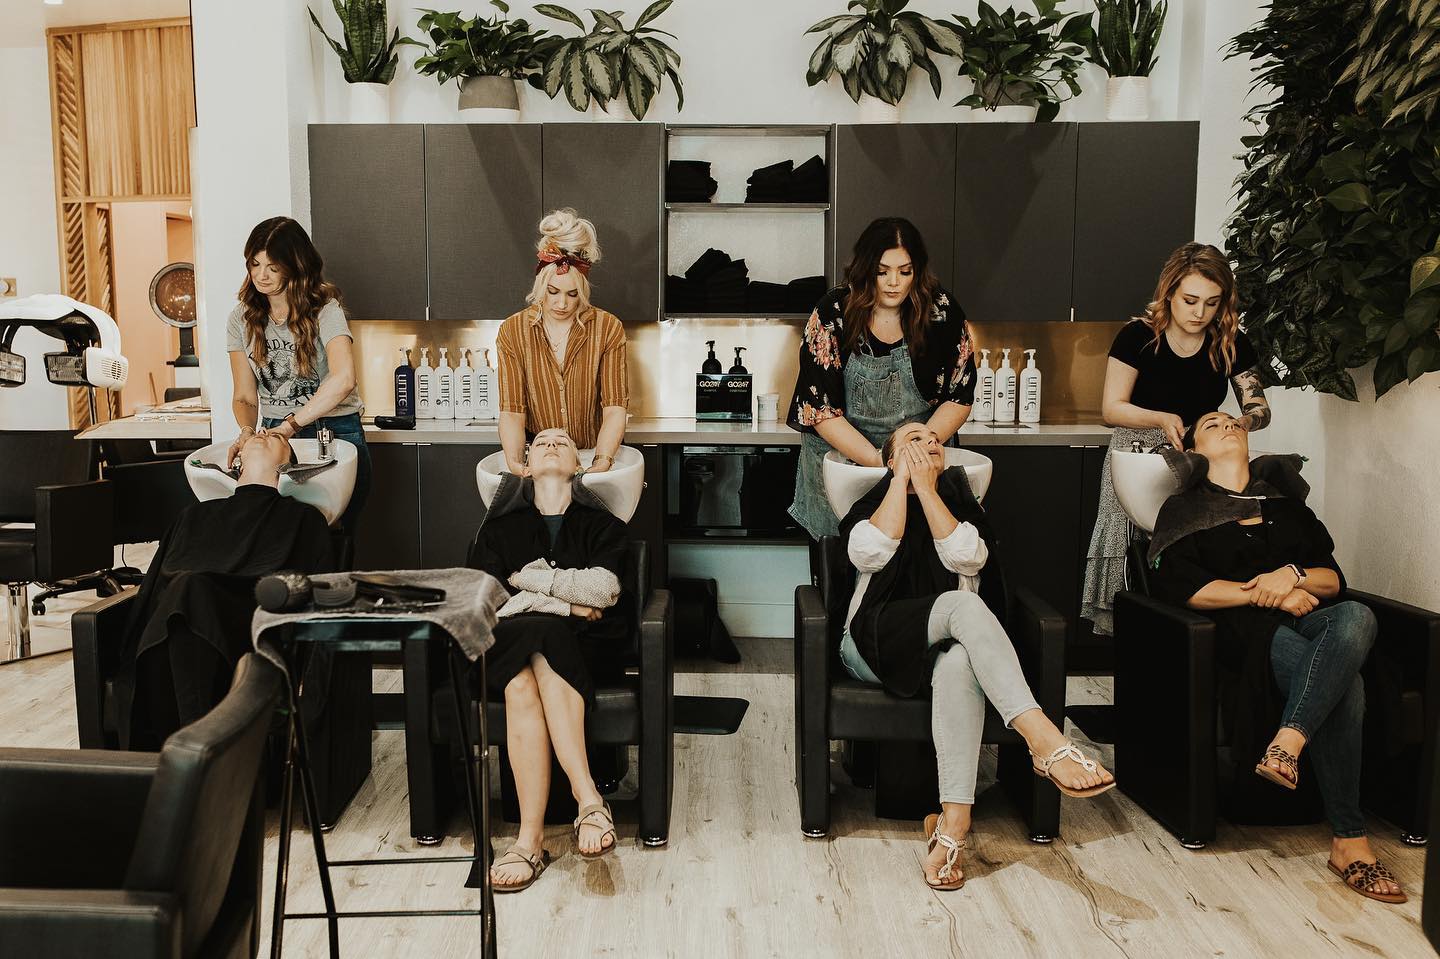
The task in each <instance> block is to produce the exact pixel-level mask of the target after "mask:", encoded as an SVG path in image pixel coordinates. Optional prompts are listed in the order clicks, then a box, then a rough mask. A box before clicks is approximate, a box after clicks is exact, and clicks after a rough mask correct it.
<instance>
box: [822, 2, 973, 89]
mask: <svg viewBox="0 0 1440 959" xmlns="http://www.w3.org/2000/svg"><path fill="white" fill-rule="evenodd" d="M909 2H910V0H850V2H849V3H848V4H847V5H846V7H845V9H846V10H856V9H858V11H859V12H858V13H843V14H839V15H838V16H833V17H826V18H825V19H824V20H821V21H820V22H819V23H817V24H815V25H814V26H812V27H811V28H810V29H809V30H806V31H805V32H806V33H807V34H811V33H823V34H824V35H825V36H824V37H823V38H822V39H821V40H820V43H819V45H818V46H816V47H815V50H814V52H812V53H811V54H810V62H809V63H808V64H807V66H806V68H805V82H806V84H808V85H809V86H812V87H813V86H815V84H817V83H822V82H824V81H826V80H828V79H830V78H831V77H839V78H840V83H841V85H842V86H843V87H844V88H845V92H846V93H847V94H849V96H850V99H851V100H854V101H855V102H856V103H859V102H860V97H861V96H867V97H871V98H873V99H875V100H879V101H881V102H882V103H888V104H891V105H897V104H899V102H900V100H901V98H902V97H904V96H905V89H906V87H907V86H908V85H909V82H910V71H911V70H913V69H915V68H916V67H919V68H920V69H921V70H924V71H925V73H926V75H927V76H929V78H930V89H931V90H933V91H934V92H935V96H936V97H939V96H940V69H939V67H937V66H936V65H935V61H934V59H933V58H932V56H931V54H941V55H948V56H956V57H958V56H959V55H960V43H959V41H958V40H957V39H956V37H955V32H954V31H953V30H952V29H950V28H949V26H948V25H946V24H943V23H939V22H937V21H935V20H932V19H930V18H929V17H927V16H923V15H921V14H919V13H916V12H914V11H913V10H906V9H905V7H906V6H907V5H908V4H909Z"/></svg>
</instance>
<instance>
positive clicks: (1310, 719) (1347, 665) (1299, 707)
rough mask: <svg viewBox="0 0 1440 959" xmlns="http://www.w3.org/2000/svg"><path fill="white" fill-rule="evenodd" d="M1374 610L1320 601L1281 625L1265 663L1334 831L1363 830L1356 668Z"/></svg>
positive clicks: (1360, 695)
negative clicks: (1307, 759) (1311, 609)
mask: <svg viewBox="0 0 1440 959" xmlns="http://www.w3.org/2000/svg"><path fill="white" fill-rule="evenodd" d="M1375 632H1376V623H1375V614H1374V613H1372V612H1370V609H1369V607H1367V606H1365V605H1363V604H1361V603H1357V602H1355V601H1354V600H1346V601H1345V602H1342V603H1336V604H1334V605H1333V606H1325V607H1323V608H1321V609H1317V610H1315V611H1314V612H1312V613H1309V614H1307V615H1305V616H1302V617H1300V618H1299V619H1297V620H1296V621H1295V623H1294V624H1293V625H1290V626H1281V627H1280V628H1279V629H1277V630H1275V636H1274V637H1273V638H1272V639H1271V640H1270V667H1271V670H1272V671H1273V672H1274V674H1275V681H1276V682H1277V683H1278V684H1279V686H1280V688H1281V690H1283V691H1285V693H1286V696H1287V698H1286V702H1285V711H1284V713H1283V714H1282V718H1281V721H1280V725H1281V726H1282V727H1288V728H1290V729H1294V730H1296V731H1297V732H1299V733H1300V734H1301V735H1303V736H1304V737H1305V752H1306V754H1307V755H1308V756H1309V757H1310V762H1311V765H1312V766H1313V767H1314V769H1315V781H1316V784H1317V785H1318V786H1319V787H1320V797H1321V799H1322V800H1324V803H1325V816H1326V818H1327V819H1329V820H1330V828H1331V830H1332V831H1333V832H1334V834H1335V836H1336V838H1339V839H1353V838H1356V837H1359V836H1363V835H1365V816H1364V814H1363V813H1362V812H1361V811H1360V734H1361V729H1362V727H1363V725H1364V722H1365V683H1364V680H1362V679H1361V678H1360V667H1361V666H1363V665H1364V664H1365V657H1366V656H1368V655H1369V654H1370V647H1371V646H1373V645H1374V643H1375Z"/></svg>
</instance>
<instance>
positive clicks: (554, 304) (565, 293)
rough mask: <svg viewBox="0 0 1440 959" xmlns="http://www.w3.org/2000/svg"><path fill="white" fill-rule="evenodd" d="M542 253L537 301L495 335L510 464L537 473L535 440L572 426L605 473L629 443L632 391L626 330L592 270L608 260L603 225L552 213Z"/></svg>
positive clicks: (543, 226)
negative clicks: (600, 300) (529, 441)
mask: <svg viewBox="0 0 1440 959" xmlns="http://www.w3.org/2000/svg"><path fill="white" fill-rule="evenodd" d="M535 256H536V264H535V286H534V288H532V289H531V291H530V295H529V296H528V297H526V301H527V302H528V303H529V304H530V305H529V306H527V307H526V308H525V309H523V310H521V311H520V312H519V313H516V314H514V315H513V316H511V317H509V318H508V319H506V320H505V322H504V323H503V324H502V325H501V327H500V334H499V336H498V338H497V339H496V341H495V346H496V351H497V353H498V354H499V358H500V445H501V447H502V448H503V449H504V451H505V464H506V469H508V470H509V471H510V472H511V473H514V474H515V475H517V476H525V475H528V472H529V471H528V469H527V467H526V466H525V443H526V438H527V437H528V436H534V435H535V434H536V433H539V432H540V431H541V430H549V429H563V430H565V431H566V432H568V433H569V434H570V436H571V437H572V438H573V439H574V440H575V445H576V446H578V447H580V448H581V449H589V448H594V450H595V458H594V461H593V462H592V465H591V466H590V467H589V469H588V472H591V473H603V472H605V471H606V470H608V469H610V467H611V466H612V465H614V462H615V453H616V451H617V450H619V448H620V443H621V441H622V440H624V439H625V410H626V407H627V406H628V405H629V402H630V394H629V388H628V386H627V383H626V373H625V328H624V327H623V326H622V325H621V323H620V320H619V319H618V318H617V317H616V316H615V315H614V314H613V313H607V312H605V311H604V310H601V309H598V308H596V307H595V306H593V305H592V304H591V303H590V279H589V275H590V268H591V267H592V266H593V265H595V264H596V263H598V262H599V260H600V245H599V243H597V242H596V239H595V226H594V224H592V223H591V222H590V221H589V220H586V219H583V218H581V217H580V216H579V215H578V214H576V212H575V211H574V210H570V209H563V210H556V211H554V212H553V213H550V214H549V215H548V216H546V217H545V219H543V220H541V221H540V242H539V243H537V244H536V254H535Z"/></svg>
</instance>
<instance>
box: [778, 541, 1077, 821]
mask: <svg viewBox="0 0 1440 959" xmlns="http://www.w3.org/2000/svg"><path fill="white" fill-rule="evenodd" d="M820 551H821V565H820V585H819V586H818V587H817V586H812V585H809V584H806V585H803V586H800V587H798V588H797V589H796V590H795V765H796V770H795V783H796V787H797V790H798V792H799V798H800V829H801V831H802V832H804V834H805V835H806V836H810V837H812V838H819V837H821V836H824V835H826V833H828V832H829V830H830V743H831V741H832V740H837V739H839V740H846V741H847V744H849V743H873V742H877V741H879V742H884V743H885V744H886V745H887V746H890V745H892V744H895V743H921V744H927V747H928V744H930V743H931V742H932V740H931V736H930V700H929V698H928V697H925V696H920V697H916V698H914V699H902V698H900V697H898V696H893V695H891V694H890V693H888V692H886V691H885V690H884V689H882V688H881V687H879V686H873V685H869V684H867V683H861V682H858V681H856V680H854V679H852V678H851V677H850V674H849V673H848V672H847V671H846V670H845V667H844V666H843V665H842V664H841V662H840V636H841V632H842V630H843V628H844V624H845V613H846V611H847V610H848V609H849V605H850V597H851V595H852V593H853V592H854V586H855V570H854V568H853V567H852V566H851V565H850V562H849V560H848V559H847V558H846V555H845V547H844V543H843V542H842V541H841V539H840V538H839V537H838V536H827V537H825V538H823V539H822V540H821V541H820ZM1008 606H1009V609H1008V611H1007V615H1005V616H1003V617H1002V621H1003V622H1004V623H1005V628H1006V631H1007V632H1008V633H1009V635H1010V640H1011V642H1013V643H1014V644H1015V651H1016V653H1017V654H1018V655H1019V658H1020V665H1021V666H1022V667H1023V668H1024V670H1025V678H1026V679H1027V680H1028V681H1029V683H1030V688H1031V690H1032V691H1033V692H1034V693H1035V698H1036V701H1037V702H1038V703H1039V704H1040V708H1041V709H1043V710H1044V711H1045V714H1046V715H1048V716H1049V717H1050V718H1051V719H1052V720H1054V721H1055V724H1056V725H1057V726H1059V725H1062V724H1063V723H1064V721H1065V634H1066V624H1065V620H1064V618H1062V617H1061V616H1060V614H1059V613H1057V612H1055V610H1054V609H1052V608H1051V607H1050V606H1049V605H1048V604H1047V603H1046V602H1045V601H1044V600H1042V599H1040V598H1039V597H1038V596H1036V595H1035V594H1033V593H1031V592H1030V591H1029V590H1026V589H1019V590H1016V591H1015V594H1014V595H1013V596H1012V597H1011V598H1010V601H1009V603H1008ZM984 741H985V742H987V743H997V744H999V746H1000V765H999V780H1000V784H1001V786H1002V787H1004V788H1005V790H1006V792H1007V793H1008V794H1009V795H1010V797H1011V799H1012V800H1013V801H1014V802H1015V803H1016V804H1017V805H1018V806H1019V807H1020V809H1021V810H1022V812H1023V813H1024V815H1025V821H1026V825H1027V828H1028V830H1029V834H1030V838H1031V840H1033V841H1035V842H1049V841H1051V840H1052V839H1054V838H1055V836H1057V835H1058V834H1059V832H1060V793H1059V791H1058V790H1056V789H1055V788H1054V787H1053V786H1052V785H1050V784H1049V783H1047V782H1044V781H1043V780H1041V779H1040V777H1038V776H1036V775H1035V773H1034V772H1033V771H1032V766H1031V762H1030V758H1029V751H1028V750H1027V749H1026V747H1025V742H1024V740H1023V739H1021V738H1020V734H1019V733H1017V732H1015V731H1014V730H1013V729H1007V728H1005V726H1004V724H1002V723H1001V721H1000V717H999V715H997V714H996V712H995V710H994V709H993V708H992V707H990V706H989V705H988V704H987V705H986V708H985V737H984ZM925 752H926V753H928V755H927V756H924V757H921V759H920V762H921V763H922V764H928V765H926V766H925V769H924V770H923V773H924V775H925V776H926V777H933V776H934V771H935V759H934V752H933V747H929V748H926V750H925ZM912 759H913V755H912ZM858 778H860V779H862V780H864V779H867V778H868V777H867V776H864V775H863V774H862V775H861V776H860V777H858ZM920 782H921V784H922V785H923V784H925V783H930V782H933V778H924V779H921V780H920ZM860 784H862V785H868V783H867V782H863V781H862V782H861V783H860ZM923 791H924V792H926V793H927V795H925V796H924V797H917V799H916V801H918V802H923V803H928V806H927V807H925V808H926V809H927V811H933V809H934V808H935V806H936V805H937V801H936V798H935V797H936V789H935V788H934V787H933V786H930V787H927V788H924V790H923ZM908 804H909V803H908V802H907V805H908Z"/></svg>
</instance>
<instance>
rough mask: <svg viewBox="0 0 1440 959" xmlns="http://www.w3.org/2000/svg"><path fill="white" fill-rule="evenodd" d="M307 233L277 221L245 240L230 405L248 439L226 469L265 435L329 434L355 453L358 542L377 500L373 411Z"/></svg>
mask: <svg viewBox="0 0 1440 959" xmlns="http://www.w3.org/2000/svg"><path fill="white" fill-rule="evenodd" d="M324 267H325V264H324V261H323V260H321V259H320V254H319V253H318V252H317V251H316V249H315V244H313V243H311V242H310V237H309V235H308V234H307V233H306V232H305V228H304V227H302V226H301V225H300V224H299V223H296V222H295V221H294V220H292V219H290V218H289V217H285V216H277V217H271V218H270V219H268V220H265V221H263V222H261V223H260V224H259V225H257V226H256V227H255V229H253V230H251V231H250V238H249V239H248V240H246V241H245V273H246V275H245V282H244V283H242V284H241V285H240V297H239V299H240V302H239V303H238V304H236V306H235V309H233V310H231V311H230V318H229V320H228V321H227V322H226V324H225V341H226V347H225V348H226V349H227V350H229V352H230V375H231V377H232V379H233V380H234V394H233V396H234V398H233V399H232V400H231V406H232V408H233V409H234V412H235V422H237V423H238V424H239V425H240V436H239V438H237V439H236V440H235V442H234V444H232V445H231V447H230V451H229V454H228V455H227V456H226V465H227V466H229V465H231V463H232V462H233V461H234V459H235V456H236V454H237V453H239V451H240V447H241V446H242V445H243V444H244V443H245V441H246V440H247V439H249V438H250V437H251V435H253V434H254V433H255V432H256V428H257V425H258V427H259V429H261V430H263V431H266V432H272V433H278V434H280V435H281V436H284V437H285V438H286V439H287V440H288V439H295V438H297V437H298V438H301V439H313V438H314V437H315V432H316V429H317V428H318V427H321V426H324V427H327V428H328V429H330V431H331V432H333V433H334V434H335V438H336V439H341V440H346V441H348V442H350V443H352V444H354V446H355V450H356V454H357V457H356V459H357V462H356V470H355V489H354V491H353V492H352V493H351V494H350V504H349V505H348V506H347V507H346V508H345V512H344V513H343V514H342V515H341V517H340V523H341V525H342V526H343V527H344V528H345V530H346V532H348V533H350V534H351V535H352V536H353V535H354V533H355V523H356V519H357V518H358V517H359V515H360V510H361V508H362V507H364V505H365V498H366V496H367V495H368V493H369V491H370V450H369V447H367V446H366V445H365V432H364V429H363V428H362V427H361V425H360V411H361V409H362V408H363V406H364V404H363V403H361V401H360V394H359V392H358V391H357V390H356V389H355V352H354V341H353V337H351V335H350V327H349V325H348V324H347V323H346V322H345V312H344V311H343V310H342V309H341V308H340V291H339V290H338V289H337V288H336V287H335V285H334V284H332V283H327V282H326V281H325V276H324Z"/></svg>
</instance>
